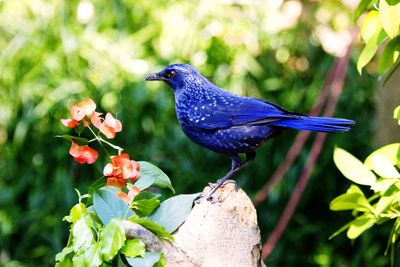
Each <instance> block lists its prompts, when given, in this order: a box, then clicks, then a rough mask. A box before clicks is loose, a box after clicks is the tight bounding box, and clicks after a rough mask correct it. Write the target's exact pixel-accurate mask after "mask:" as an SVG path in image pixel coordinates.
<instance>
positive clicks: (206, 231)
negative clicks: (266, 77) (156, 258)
mask: <svg viewBox="0 0 400 267" xmlns="http://www.w3.org/2000/svg"><path fill="white" fill-rule="evenodd" d="M209 190H210V188H209V187H206V188H205V189H204V191H203V195H207V193H208V192H209ZM173 236H174V238H175V242H174V243H170V242H166V241H162V242H161V243H159V244H154V242H150V243H153V244H148V243H149V242H147V243H146V242H145V243H146V245H147V246H148V249H151V250H159V248H160V247H161V250H162V252H163V253H164V255H165V257H166V261H167V266H171V267H175V266H177V267H178V266H179V267H219V266H221V267H222V266H224V267H225V266H229V267H261V266H265V265H264V263H263V262H262V261H261V238H260V230H259V228H258V225H257V214H256V210H255V208H254V206H253V204H252V202H251V200H250V199H249V197H248V196H247V195H246V193H245V192H244V191H243V190H242V189H240V188H239V187H237V186H236V184H235V183H234V182H233V181H227V182H226V183H225V184H224V185H222V186H221V187H220V188H219V189H218V190H217V191H216V192H215V193H214V195H213V200H211V201H207V200H206V199H204V198H203V199H200V200H199V201H198V202H197V203H196V204H195V205H194V207H193V209H192V211H191V213H190V215H189V217H188V218H187V219H186V221H185V222H184V223H183V224H182V225H181V226H180V227H179V228H178V230H177V231H176V232H175V233H174V234H173ZM153 241H154V240H153ZM151 246H153V248H151Z"/></svg>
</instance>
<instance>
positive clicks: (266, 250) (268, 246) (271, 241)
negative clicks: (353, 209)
mask: <svg viewBox="0 0 400 267" xmlns="http://www.w3.org/2000/svg"><path fill="white" fill-rule="evenodd" d="M350 50H351V45H349V47H348V49H347V52H346V55H345V56H344V57H342V58H338V59H337V70H338V71H337V73H336V74H337V75H335V77H334V80H333V81H332V84H331V86H330V89H331V100H330V101H329V102H328V103H327V106H326V108H325V112H324V116H327V117H329V116H332V115H333V113H334V111H335V109H336V105H337V103H338V100H339V97H340V94H341V93H342V90H343V85H344V80H345V77H346V73H347V67H348V62H349V58H350ZM325 138H326V134H325V133H318V134H317V136H316V138H315V140H314V142H313V145H312V147H311V151H310V155H309V157H308V160H307V163H306V166H305V167H304V169H303V171H302V173H301V175H300V178H299V181H298V182H297V184H296V187H295V189H294V191H293V194H292V196H291V198H290V200H289V202H288V204H287V206H286V208H285V210H284V212H283V213H282V215H281V218H280V219H279V222H278V223H277V225H276V227H275V228H274V230H273V231H272V233H271V235H270V236H269V238H268V240H267V242H266V243H265V244H264V245H263V248H262V256H261V257H262V259H263V260H265V259H266V258H267V257H268V256H269V255H270V253H271V252H272V251H273V249H274V247H275V246H276V244H277V243H278V241H279V239H280V237H281V235H282V233H283V232H284V231H285V229H286V226H287V225H288V223H289V221H290V219H291V217H292V216H293V213H294V211H295V209H296V207H297V205H298V204H299V202H300V199H301V197H302V195H303V192H304V190H305V188H306V186H307V183H308V181H309V178H310V175H311V172H312V170H313V168H314V166H315V164H316V161H317V159H318V157H319V155H320V153H321V150H322V147H323V144H324V142H325Z"/></svg>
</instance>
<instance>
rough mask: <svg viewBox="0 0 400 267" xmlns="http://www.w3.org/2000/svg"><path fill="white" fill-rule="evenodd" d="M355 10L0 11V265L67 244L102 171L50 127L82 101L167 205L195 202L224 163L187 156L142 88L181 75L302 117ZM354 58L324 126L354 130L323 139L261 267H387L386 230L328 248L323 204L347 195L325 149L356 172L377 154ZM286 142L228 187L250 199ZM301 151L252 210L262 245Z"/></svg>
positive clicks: (98, 5)
mask: <svg viewBox="0 0 400 267" xmlns="http://www.w3.org/2000/svg"><path fill="white" fill-rule="evenodd" d="M356 5H357V1H351V0H342V1H335V0H330V1H315V0H309V1H297V0H292V1H276V0H269V1H261V0H260V1H252V0H236V1H234V0H218V1H212V0H208V1H206V0H205V1H161V0H153V1H148V0H135V1H132V0H115V1H106V0H80V1H79V0H70V1H64V0H57V1H45V0H18V1H6V0H0V36H1V38H0V266H48V265H52V264H53V262H54V255H55V254H56V253H57V252H58V251H60V250H61V249H62V248H63V247H64V245H65V244H66V241H67V240H66V239H67V235H68V232H67V223H66V222H63V221H62V218H63V216H65V215H66V214H67V212H68V210H69V208H70V207H71V206H72V205H73V204H74V203H76V202H77V196H76V193H75V191H74V188H78V189H79V190H80V191H81V192H86V191H87V186H88V185H89V184H90V183H91V182H93V181H94V180H96V179H97V178H99V177H100V176H101V175H102V174H101V173H102V168H103V166H104V163H105V160H106V159H104V158H101V159H100V160H99V161H98V162H97V163H96V164H94V165H93V166H89V165H83V166H80V165H78V164H77V163H75V162H74V161H73V160H72V158H71V157H70V156H69V155H68V149H69V145H70V144H69V143H68V142H66V141H64V140H61V139H57V138H55V137H54V136H55V135H57V134H68V133H70V132H69V131H68V129H66V127H64V126H62V125H61V124H60V122H59V119H61V118H66V117H68V116H69V114H68V108H69V107H70V106H71V105H73V104H74V103H75V102H77V101H80V100H83V99H84V98H87V97H90V98H92V99H94V100H95V102H96V103H97V104H98V110H100V111H110V112H112V113H114V114H117V116H118V118H119V119H120V120H121V122H122V123H123V127H124V129H123V132H122V133H121V134H119V135H118V136H117V138H116V141H115V143H116V144H118V145H120V146H122V147H124V148H125V149H126V151H127V152H128V153H129V154H130V155H131V157H132V158H134V159H136V160H146V161H150V162H152V163H154V164H156V165H158V166H159V167H160V168H161V169H163V170H164V171H165V172H166V173H167V174H168V175H169V176H170V178H171V180H172V181H173V184H174V186H175V189H176V191H177V193H192V192H198V191H201V190H202V188H203V187H204V186H205V185H206V184H207V182H209V181H215V180H216V179H217V178H219V177H220V176H222V175H223V174H224V173H225V172H226V171H227V169H229V167H230V160H229V159H228V158H225V157H223V156H220V155H217V154H214V153H213V152H210V151H207V150H206V149H203V148H201V147H199V146H197V145H195V144H193V143H191V142H190V141H189V140H188V139H187V138H186V137H185V136H184V134H183V133H182V131H181V129H180V128H179V125H178V123H177V120H176V117H175V111H174V105H173V94H172V91H171V90H170V89H169V88H167V86H166V85H163V84H161V83H145V82H144V80H143V76H144V75H145V74H146V73H149V72H154V71H157V70H160V69H161V68H163V67H165V66H167V65H169V64H171V63H177V62H185V63H190V64H192V65H194V66H195V67H197V68H198V69H199V70H200V72H202V73H203V74H204V75H205V76H206V77H208V78H209V79H210V80H212V81H213V82H214V83H216V84H217V85H219V86H221V87H224V88H229V89H230V90H231V91H233V92H236V93H239V94H242V95H251V96H254V97H261V98H264V99H267V100H269V101H272V102H274V103H277V104H279V105H282V106H284V107H285V108H287V109H289V110H292V111H296V112H302V113H308V112H309V111H310V109H311V108H312V106H313V104H314V102H315V100H316V99H317V97H318V94H319V91H320V88H321V86H322V84H323V81H324V79H325V77H326V74H327V72H328V71H329V69H330V67H331V65H332V62H333V61H334V57H335V56H340V55H342V54H343V49H344V47H345V45H346V42H348V35H346V33H347V30H348V29H349V28H352V27H354V24H355V23H354V21H353V19H352V17H353V15H352V14H353V11H352V9H353V8H354V6H356ZM360 45H361V44H357V45H356V46H355V48H354V50H353V53H352V60H351V63H350V65H349V69H348V73H347V78H346V81H345V87H344V92H343V94H342V96H341V98H340V102H339V105H338V107H337V111H336V113H335V116H337V117H346V118H351V119H354V120H356V121H357V125H356V126H355V127H354V129H353V130H352V131H351V132H350V133H348V134H335V135H330V136H329V137H328V139H327V142H326V143H325V146H324V148H323V152H322V154H321V157H320V158H319V160H318V164H317V166H316V168H315V169H314V171H313V175H312V177H311V181H310V183H309V185H308V187H307V188H306V191H305V193H304V196H303V198H302V200H301V202H300V206H299V207H298V209H297V210H296V213H295V215H294V217H293V219H292V220H291V222H290V223H289V225H288V228H287V230H286V231H285V232H284V234H283V236H282V239H281V240H280V242H279V243H278V245H277V247H276V248H275V250H274V251H273V252H272V254H271V255H270V257H269V258H268V259H267V261H266V263H267V265H268V266H270V267H272V266H387V265H388V264H389V259H388V258H386V257H385V256H384V255H383V253H384V250H385V245H386V237H387V235H388V232H389V230H390V225H388V228H387V229H386V228H385V227H383V228H381V229H382V230H381V231H382V233H380V232H377V231H374V232H368V233H366V234H365V235H363V236H362V237H361V238H360V239H359V240H357V241H356V242H354V243H353V244H351V242H350V241H349V240H348V239H347V238H346V237H345V235H341V236H339V237H337V238H334V239H333V240H328V237H329V235H330V234H332V233H333V232H334V231H335V230H337V229H338V228H339V227H340V226H342V225H343V223H344V222H346V221H348V219H349V217H347V216H345V215H344V214H343V216H341V215H340V214H339V215H338V214H337V213H334V212H331V211H330V210H329V202H330V201H331V200H332V199H333V198H334V197H335V196H337V195H338V194H340V193H342V192H343V191H344V190H345V189H346V188H347V187H348V186H349V182H348V181H347V180H345V178H344V177H342V176H341V175H340V173H339V172H338V171H337V170H336V168H335V167H334V165H333V161H332V151H333V147H334V145H338V146H340V147H343V148H345V149H346V150H348V151H351V152H352V153H353V154H354V155H356V156H358V157H359V158H361V159H363V158H364V157H365V156H366V155H368V154H369V153H370V152H371V151H372V150H373V149H374V148H376V146H374V139H373V137H374V131H375V130H374V117H375V95H376V92H377V85H376V77H372V76H371V75H369V74H368V73H367V74H364V75H363V76H360V75H359V74H358V73H357V72H356V70H355V66H354V62H355V61H356V59H357V56H358V54H359V51H360ZM295 136H296V132H294V131H288V132H285V133H284V134H282V135H281V136H279V137H278V138H276V139H275V140H274V141H273V142H269V143H267V144H266V145H264V146H263V148H262V149H260V150H259V152H258V156H257V159H256V161H255V162H254V163H253V164H252V165H251V166H250V167H248V168H246V169H245V170H243V171H242V172H241V173H240V174H239V176H238V179H237V181H238V183H239V184H240V185H241V186H242V187H243V188H244V190H245V191H246V192H247V193H248V194H249V195H250V196H254V194H255V193H256V192H257V191H258V190H259V189H260V188H261V186H262V185H263V184H264V183H265V182H266V181H267V179H268V178H269V176H270V175H271V174H272V173H273V171H274V170H275V169H276V168H277V166H278V165H279V164H280V162H281V161H282V160H283V158H284V157H285V154H286V152H287V150H288V149H289V147H290V145H291V143H292V141H293V140H294V137H295ZM310 144H311V143H310V142H309V143H308V144H307V145H306V147H305V148H304V149H303V151H302V153H301V155H300V159H299V160H298V161H297V162H296V164H295V165H294V166H292V168H291V169H290V171H289V172H288V174H287V175H286V176H285V179H284V180H283V182H282V183H280V184H279V185H278V186H277V187H276V188H275V189H274V191H273V192H272V193H271V195H270V196H269V198H268V199H267V200H266V201H265V202H264V203H263V204H262V205H260V206H258V208H257V211H258V218H259V225H260V227H261V234H262V238H263V240H264V241H265V240H266V238H267V237H268V235H269V233H270V232H271V231H272V229H273V227H274V226H275V225H276V223H277V220H278V219H279V216H280V214H281V212H282V210H283V209H284V207H285V205H286V202H287V200H288V199H289V197H290V195H291V193H292V191H293V187H294V185H295V182H296V181H297V178H298V176H299V174H300V173H301V171H302V167H303V166H304V163H305V161H306V159H307V155H308V152H309V147H310Z"/></svg>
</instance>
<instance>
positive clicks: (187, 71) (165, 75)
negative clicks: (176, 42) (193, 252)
mask: <svg viewBox="0 0 400 267" xmlns="http://www.w3.org/2000/svg"><path fill="white" fill-rule="evenodd" d="M145 80H146V81H163V82H165V83H166V84H168V85H169V86H170V87H172V89H174V91H175V93H177V92H178V91H180V90H182V89H184V88H187V87H188V86H189V85H191V84H199V83H202V82H206V81H207V80H206V79H205V78H204V77H203V76H201V74H200V73H199V72H198V71H197V70H196V69H195V68H194V67H192V66H190V65H188V64H173V65H169V66H168V67H166V68H165V69H163V70H162V71H160V72H156V73H152V74H149V75H146V77H145Z"/></svg>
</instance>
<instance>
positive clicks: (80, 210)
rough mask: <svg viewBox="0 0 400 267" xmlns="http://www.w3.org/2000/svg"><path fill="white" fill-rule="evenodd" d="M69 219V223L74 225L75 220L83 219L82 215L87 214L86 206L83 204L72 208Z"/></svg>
mask: <svg viewBox="0 0 400 267" xmlns="http://www.w3.org/2000/svg"><path fill="white" fill-rule="evenodd" d="M69 214H70V215H69V218H70V221H69V222H71V223H76V221H77V220H79V219H80V218H82V217H83V215H85V214H87V211H86V206H85V204H83V203H78V204H76V205H75V206H73V207H72V209H71V211H70V213H69Z"/></svg>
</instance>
